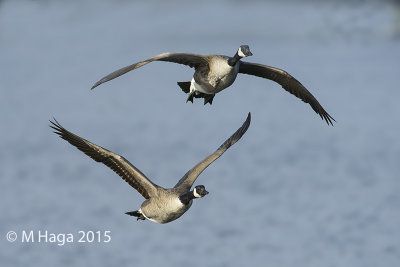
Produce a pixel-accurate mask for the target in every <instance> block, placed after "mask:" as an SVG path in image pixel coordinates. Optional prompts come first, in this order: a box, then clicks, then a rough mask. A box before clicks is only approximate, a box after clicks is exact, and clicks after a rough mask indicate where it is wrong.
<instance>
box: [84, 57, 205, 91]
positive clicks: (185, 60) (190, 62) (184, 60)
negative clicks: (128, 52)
mask: <svg viewBox="0 0 400 267" xmlns="http://www.w3.org/2000/svg"><path fill="white" fill-rule="evenodd" d="M153 61H168V62H174V63H178V64H183V65H187V66H189V67H191V68H197V67H199V66H200V64H202V63H206V62H205V60H204V56H202V55H196V54H189V53H163V54H160V55H157V56H154V57H152V58H149V59H146V60H143V61H140V62H137V63H134V64H132V65H129V66H126V67H124V68H122V69H119V70H116V71H114V72H113V73H110V74H108V75H107V76H105V77H103V78H101V79H100V80H99V81H98V82H96V83H95V84H94V85H93V86H92V88H91V89H94V88H95V87H97V86H99V85H100V84H102V83H105V82H108V81H110V80H112V79H115V78H117V77H119V76H121V75H123V74H125V73H127V72H129V71H131V70H134V69H137V68H140V67H142V66H144V65H146V64H148V63H150V62H153Z"/></svg>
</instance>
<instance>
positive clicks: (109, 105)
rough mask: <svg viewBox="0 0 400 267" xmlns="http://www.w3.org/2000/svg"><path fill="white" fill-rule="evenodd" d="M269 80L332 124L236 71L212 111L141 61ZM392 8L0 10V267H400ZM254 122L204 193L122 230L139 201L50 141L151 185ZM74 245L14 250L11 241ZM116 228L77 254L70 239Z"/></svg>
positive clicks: (231, 4)
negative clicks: (112, 160)
mask: <svg viewBox="0 0 400 267" xmlns="http://www.w3.org/2000/svg"><path fill="white" fill-rule="evenodd" d="M241 44H248V45H249V46H250V49H251V51H252V52H253V56H252V57H249V58H246V61H250V62H258V63H262V64H266V65H270V66H274V67H278V68H282V69H284V70H286V71H287V72H289V73H290V74H292V75H293V76H294V77H296V78H297V79H298V80H299V81H301V83H303V84H304V85H305V86H306V87H307V88H308V89H309V90H310V91H311V92H312V94H313V95H314V96H315V97H316V98H317V99H318V100H319V102H320V103H321V105H322V106H323V107H324V108H325V109H326V110H327V111H328V112H329V113H330V114H331V115H332V116H333V117H334V118H335V119H336V121H337V123H335V125H334V127H331V126H327V125H326V123H325V122H324V121H322V120H321V119H320V118H319V116H318V115H317V114H316V113H315V112H314V111H313V110H312V109H311V108H310V106H309V105H306V104H304V103H303V102H301V101H300V100H298V99H297V98H295V97H294V96H292V95H290V94H288V93H287V92H286V91H284V90H283V89H282V88H281V87H280V86H279V85H278V84H276V83H274V82H271V81H268V80H264V79H261V78H257V77H251V76H247V75H239V76H238V79H237V80H236V82H235V83H234V84H233V85H232V86H231V87H230V88H228V89H226V90H225V91H223V92H221V93H220V94H218V95H217V96H216V97H215V99H214V102H213V105H212V106H210V105H207V106H203V104H202V101H201V100H199V99H197V101H195V103H194V104H191V103H185V101H186V98H187V96H186V95H185V94H184V93H183V92H182V91H181V90H180V88H179V87H178V86H177V84H176V82H177V81H189V80H190V79H191V77H192V75H193V70H192V69H190V68H188V67H186V66H182V65H177V64H172V63H165V62H154V63H151V64H149V65H147V66H145V67H143V68H141V69H138V70H136V71H134V72H131V73H128V74H126V75H124V76H122V77H120V78H118V79H115V80H113V81H111V82H109V83H106V84H103V85H101V86H99V87H98V88H96V89H95V90H93V91H91V90H90V87H91V86H92V85H93V83H94V82H96V81H97V80H98V79H100V78H101V77H103V76H104V75H106V74H108V73H110V72H112V71H114V70H116V69H118V68H120V67H123V66H126V65H129V64H131V63H134V62H137V61H140V60H144V59H146V58H149V57H152V56H154V55H156V54H159V53H162V52H193V53H199V54H225V55H229V56H232V55H233V54H234V53H235V52H236V50H237V48H238V47H239V46H240V45H241ZM399 59H400V4H399V2H398V1H382V0H379V1H378V0H376V1H279V2H278V1H237V0H236V1H228V0H226V1H211V0H207V1H180V0H175V1H168V2H166V1H161V0H160V1H155V0H152V1H127V0H116V1H105V0H102V1H97V0H96V1H94V0H92V1H90V0H86V1H45V0H42V1H39V0H38V1H33V0H32V1H28V0H21V1H11V0H3V1H0V125H1V131H0V166H1V168H0V196H1V201H0V213H1V217H0V221H1V223H0V234H1V236H0V263H1V265H2V266H27V265H29V266H43V265H49V266H70V265H74V266H88V265H90V266H94V265H96V266H117V265H119V266H122V265H128V264H130V265H134V266H139V265H141V266H160V265H167V266H188V265H190V266H248V265H249V264H250V265H252V266H281V267H289V266H315V267H320V266H327V267H329V266H353V267H361V266H362V267H368V266H371V267H372V266H374V267H375V266H385V267H395V266H399V264H400V227H399V225H400V213H399V212H400V194H399V190H400V180H399V173H400V164H399V163H400V140H399V134H400V119H399V115H400V105H399V104H398V102H399V99H400V90H399V83H400V60H399ZM249 111H251V112H252V124H251V126H250V128H249V130H248V132H247V133H246V134H245V135H244V137H243V138H242V139H241V140H240V141H239V142H238V143H237V144H235V145H234V146H233V147H232V148H230V149H229V150H228V151H227V152H226V153H225V154H224V155H223V156H222V157H221V158H220V159H218V160H217V161H216V162H215V163H214V164H212V165H211V166H210V167H209V168H208V169H207V170H206V171H204V172H203V174H202V175H201V176H200V177H199V179H198V180H197V183H196V184H204V185H205V186H206V188H207V190H208V191H209V192H210V194H209V195H207V197H205V198H204V199H201V200H197V201H195V202H194V204H193V206H192V208H191V209H190V210H189V211H188V212H187V213H186V214H184V215H183V216H182V217H181V218H180V219H179V220H177V221H174V222H172V223H169V224H166V225H159V224H156V223H153V222H149V221H140V222H137V221H136V220H135V218H133V217H130V216H126V215H125V214H124V213H125V212H126V211H131V210H136V209H137V208H139V207H140V204H141V203H142V201H143V198H142V197H141V195H139V194H138V193H137V192H136V191H135V190H132V188H131V187H130V186H128V185H127V184H126V183H125V182H124V181H123V180H122V179H120V178H119V177H118V176H117V175H116V174H114V173H113V172H112V171H111V170H109V169H108V168H107V167H105V166H103V165H101V164H98V163H96V162H94V161H93V160H91V159H90V158H88V157H87V156H86V155H84V154H83V153H81V152H80V151H78V150H77V149H75V148H74V147H72V146H71V145H69V144H68V143H66V142H65V141H64V140H62V139H60V138H58V137H57V136H56V135H55V134H53V133H52V130H51V129H50V128H49V127H48V125H49V120H50V119H52V118H53V117H54V118H56V119H57V120H58V121H59V122H60V123H61V124H62V125H63V126H64V127H66V128H67V129H68V130H70V131H72V132H74V133H76V134H78V135H80V136H82V137H84V138H86V139H88V140H90V141H92V142H94V143H96V144H98V145H101V146H103V147H106V148H108V149H110V150H112V151H114V152H116V153H118V154H121V155H123V156H124V157H126V158H127V159H128V160H129V161H130V162H132V163H133V164H134V165H135V166H136V167H138V168H139V169H140V170H141V171H142V172H144V173H145V174H146V175H147V176H148V177H150V178H151V179H153V181H154V182H156V183H157V184H159V185H161V186H164V187H171V186H173V185H174V184H175V183H176V181H177V180H178V179H180V178H181V177H182V176H183V175H184V174H185V172H186V171H187V170H189V169H190V168H191V167H192V166H193V165H195V164H196V163H197V162H198V161H200V160H202V159H203V158H204V157H205V156H207V155H208V154H209V153H211V152H213V151H214V150H215V149H216V148H217V147H218V146H219V145H220V144H221V143H222V142H223V141H224V140H225V139H226V138H228V137H229V136H230V135H231V134H232V133H233V132H234V131H235V130H236V129H237V128H238V127H239V126H240V125H241V124H242V123H243V121H244V120H245V118H246V115H247V113H248V112H249ZM11 230H13V231H15V232H16V233H17V234H20V233H21V231H23V230H25V231H30V230H33V231H38V230H41V231H42V232H43V231H45V230H47V231H48V232H49V233H55V234H58V233H73V234H74V237H75V239H74V242H73V243H66V244H65V245H63V246H59V245H57V243H44V242H41V243H37V242H36V243H22V242H21V239H20V236H19V237H18V239H17V241H15V242H13V243H11V242H8V241H7V239H6V234H7V232H8V231H11ZM80 230H83V231H111V241H110V242H109V243H102V242H100V243H98V242H93V243H78V242H77V239H78V237H79V236H78V234H77V233H78V231H80Z"/></svg>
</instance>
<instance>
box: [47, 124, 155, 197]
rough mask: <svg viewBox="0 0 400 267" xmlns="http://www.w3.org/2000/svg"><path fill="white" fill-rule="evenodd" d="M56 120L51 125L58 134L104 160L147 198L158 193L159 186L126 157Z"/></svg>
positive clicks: (93, 156) (83, 150)
mask: <svg viewBox="0 0 400 267" xmlns="http://www.w3.org/2000/svg"><path fill="white" fill-rule="evenodd" d="M54 121H55V122H53V121H50V122H51V124H52V125H50V127H51V128H53V129H54V130H55V131H54V133H56V134H58V135H59V136H60V137H61V138H62V139H64V140H66V141H67V142H68V143H70V144H71V145H73V146H75V147H76V148H78V149H79V150H80V151H82V152H83V153H85V154H86V155H88V156H89V157H91V158H92V159H94V160H95V161H97V162H102V163H103V164H105V165H106V166H108V167H109V168H110V169H112V170H113V171H114V172H115V173H117V174H118V175H119V176H120V177H121V178H122V179H124V180H125V181H126V182H127V183H128V184H129V185H130V186H132V187H133V188H135V189H136V190H137V191H138V192H139V193H140V194H141V195H142V196H143V197H144V198H145V199H149V198H150V197H152V196H154V195H156V192H157V190H156V189H157V187H158V186H157V185H155V184H153V183H152V182H151V181H150V180H149V179H148V178H147V177H146V176H145V175H144V174H143V173H142V172H141V171H139V170H138V169H137V168H136V167H135V166H133V165H132V164H131V163H130V162H129V161H127V160H126V159H125V158H124V157H121V156H120V155H118V154H115V153H113V152H111V151H109V150H107V149H105V148H103V147H101V146H98V145H96V144H93V143H91V142H89V141H87V140H85V139H83V138H81V137H79V136H77V135H75V134H73V133H71V132H69V131H68V130H67V129H65V128H64V127H62V126H61V125H60V124H59V123H58V121H57V120H56V119H54Z"/></svg>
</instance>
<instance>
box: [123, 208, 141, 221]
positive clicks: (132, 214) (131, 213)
mask: <svg viewBox="0 0 400 267" xmlns="http://www.w3.org/2000/svg"><path fill="white" fill-rule="evenodd" d="M125 214H127V215H130V216H135V217H137V220H144V219H146V218H145V217H144V216H143V214H142V213H140V212H139V211H138V210H135V211H128V212H125Z"/></svg>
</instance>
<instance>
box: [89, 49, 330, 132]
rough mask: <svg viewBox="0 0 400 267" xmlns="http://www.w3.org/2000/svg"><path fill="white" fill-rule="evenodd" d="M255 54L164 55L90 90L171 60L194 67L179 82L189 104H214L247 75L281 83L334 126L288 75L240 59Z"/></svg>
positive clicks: (246, 51) (128, 68)
mask: <svg viewBox="0 0 400 267" xmlns="http://www.w3.org/2000/svg"><path fill="white" fill-rule="evenodd" d="M252 55H253V54H252V53H251V52H250V48H249V46H248V45H241V46H240V47H239V49H238V50H237V51H236V53H235V55H234V56H233V57H228V56H223V55H205V56H204V55H197V54H190V53H163V54H160V55H157V56H154V57H152V58H149V59H146V60H143V61H140V62H137V63H134V64H132V65H129V66H126V67H124V68H122V69H119V70H116V71H114V72H113V73H110V74H108V75H107V76H105V77H103V78H102V79H100V80H99V81H98V82H96V83H95V84H94V85H93V87H92V88H91V89H94V88H95V87H97V86H99V85H100V84H102V83H105V82H108V81H110V80H112V79H114V78H117V77H119V76H121V75H123V74H125V73H127V72H129V71H131V70H134V69H137V68H140V67H142V66H144V65H146V64H148V63H150V62H153V61H168V62H174V63H179V64H184V65H187V66H189V67H191V68H195V72H194V75H193V78H192V80H191V81H190V82H178V85H179V87H181V89H182V91H184V92H185V93H189V96H188V98H187V100H186V102H187V101H191V102H193V97H196V98H204V105H205V104H207V103H210V105H211V104H212V101H213V99H214V96H215V94H216V93H218V92H220V91H222V90H223V89H225V88H227V87H229V86H230V85H232V83H233V82H234V81H235V79H236V76H237V74H238V73H244V74H249V75H255V76H258V77H262V78H266V79H269V80H272V81H275V82H277V83H279V84H280V85H281V86H282V87H283V88H284V89H285V90H286V91H288V92H289V93H291V94H293V95H295V96H296V97H298V98H300V99H301V100H303V101H304V102H306V103H309V104H310V105H311V107H312V109H313V110H314V111H315V112H316V113H317V114H319V115H320V116H321V118H322V119H324V120H325V121H326V122H327V124H328V125H329V124H331V125H333V123H332V120H333V121H335V120H334V119H333V118H332V117H331V116H330V115H329V114H328V112H326V111H325V110H324V108H323V107H322V106H321V105H320V104H319V102H318V101H317V99H315V97H314V96H313V95H312V94H311V93H310V92H309V91H308V90H307V89H306V88H305V87H304V86H303V85H302V84H301V83H300V82H299V81H298V80H296V79H295V78H294V77H292V76H291V75H290V74H289V73H287V72H286V71H284V70H281V69H278V68H274V67H270V66H266V65H261V64H257V63H250V62H244V61H241V60H240V59H242V58H245V57H248V56H252Z"/></svg>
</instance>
